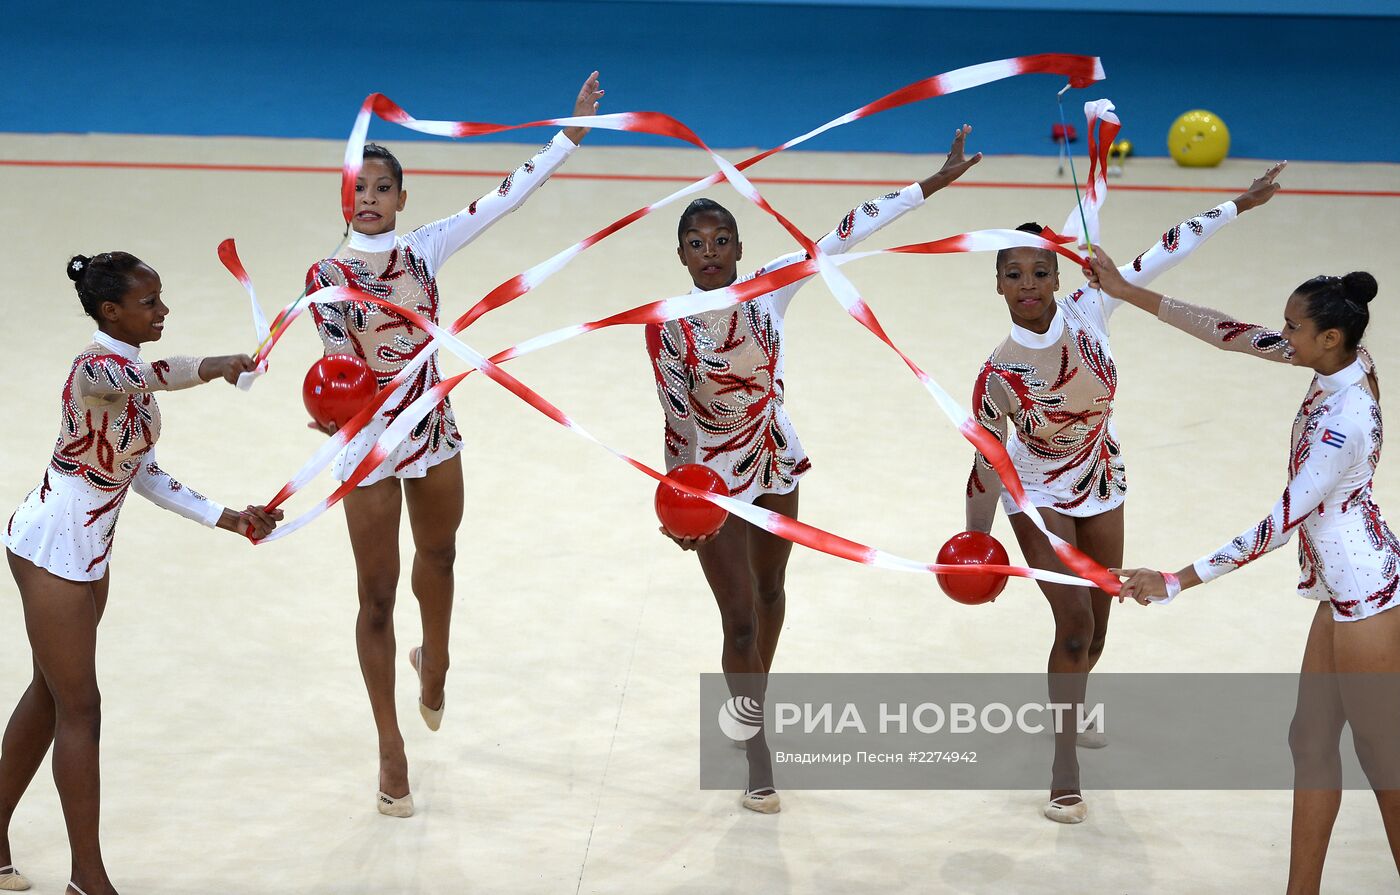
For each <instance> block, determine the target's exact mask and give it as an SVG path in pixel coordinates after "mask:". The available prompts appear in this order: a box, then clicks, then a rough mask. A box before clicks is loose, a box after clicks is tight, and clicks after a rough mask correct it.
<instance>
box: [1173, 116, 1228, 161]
mask: <svg viewBox="0 0 1400 895" xmlns="http://www.w3.org/2000/svg"><path fill="white" fill-rule="evenodd" d="M1167 151H1168V152H1170V153H1171V155H1172V158H1174V159H1176V163H1177V164H1178V165H1182V166H1184V167H1187V168H1213V167H1215V166H1216V165H1218V164H1220V163H1221V162H1223V161H1224V160H1225V156H1227V155H1229V154H1230V129H1229V128H1227V127H1226V126H1225V122H1223V121H1221V120H1220V116H1218V115H1216V114H1214V113H1213V112H1207V111H1206V110H1205V109H1192V110H1191V111H1190V112H1184V113H1182V115H1181V117H1179V118H1177V119H1176V120H1175V121H1173V122H1172V127H1171V130H1169V131H1167Z"/></svg>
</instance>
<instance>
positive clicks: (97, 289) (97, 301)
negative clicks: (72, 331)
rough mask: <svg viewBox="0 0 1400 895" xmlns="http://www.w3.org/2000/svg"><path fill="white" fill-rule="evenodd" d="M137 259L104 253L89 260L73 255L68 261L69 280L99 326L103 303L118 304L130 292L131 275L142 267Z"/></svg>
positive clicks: (127, 254)
mask: <svg viewBox="0 0 1400 895" xmlns="http://www.w3.org/2000/svg"><path fill="white" fill-rule="evenodd" d="M142 263H143V262H142V261H141V259H140V258H137V257H136V256H135V255H132V254H129V253H127V252H103V253H102V254H101V255H94V256H93V257H91V258H89V257H88V256H86V255H74V256H73V257H72V258H70V259H69V260H68V279H70V280H72V281H73V288H74V289H76V290H77V292H78V301H80V302H82V303H83V310H84V311H86V312H87V315H88V316H89V317H91V318H92V319H93V320H96V321H97V322H98V323H101V322H102V318H101V317H100V316H99V314H98V312H99V310H100V309H101V307H102V303H103V302H108V301H111V302H117V303H120V302H121V300H122V296H124V295H126V293H127V291H128V290H130V289H131V273H132V271H134V270H135V269H136V268H138V267H140V266H141V265H142Z"/></svg>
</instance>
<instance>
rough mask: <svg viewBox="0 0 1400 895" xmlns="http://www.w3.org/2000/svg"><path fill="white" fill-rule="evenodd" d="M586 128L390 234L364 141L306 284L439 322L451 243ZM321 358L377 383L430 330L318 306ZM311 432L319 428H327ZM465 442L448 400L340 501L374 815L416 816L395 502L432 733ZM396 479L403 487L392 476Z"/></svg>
mask: <svg viewBox="0 0 1400 895" xmlns="http://www.w3.org/2000/svg"><path fill="white" fill-rule="evenodd" d="M602 96H603V90H602V89H601V88H600V87H599V86H598V73H597V72H596V71H595V72H593V73H592V74H591V75H589V77H588V79H587V80H586V81H585V82H584V84H583V87H582V88H581V89H580V90H579V94H578V98H577V99H576V100H575V103H574V111H573V114H574V115H575V116H583V115H592V114H594V113H595V112H596V111H597V109H598V100H599V99H601V98H602ZM587 133H588V129H587V128H581V127H569V128H565V129H564V130H563V131H561V132H560V133H559V134H557V135H555V137H554V139H552V140H550V141H549V142H548V143H547V144H545V146H544V148H543V149H541V150H540V151H539V152H538V153H536V154H535V156H534V157H533V158H531V159H530V160H529V161H527V162H525V164H523V165H521V166H520V167H519V168H517V169H516V170H515V171H514V173H512V174H510V175H509V176H508V177H506V179H505V180H504V181H503V182H502V183H501V185H500V186H499V187H498V188H496V189H493V190H492V191H491V192H489V193H487V194H486V195H485V196H482V197H481V198H480V199H478V200H476V201H475V202H473V203H471V204H470V205H468V206H467V207H466V208H464V209H462V210H461V211H459V212H457V213H456V214H454V215H452V216H451V217H449V218H444V219H443V220H440V221H435V222H433V223H431V224H425V225H424V226H422V227H419V228H417V229H415V230H412V231H410V232H408V233H407V234H405V235H402V236H400V235H398V234H397V233H396V231H395V226H396V224H397V215H398V212H400V211H403V209H404V204H405V202H406V201H407V199H408V193H407V192H406V191H405V190H404V188H403V168H402V167H401V166H400V165H399V162H398V159H396V158H395V157H394V156H393V154H392V153H390V152H389V151H388V150H387V149H385V148H383V147H382V146H377V145H375V144H373V143H370V144H367V145H366V146H365V153H364V167H363V169H362V170H361V171H360V175H359V177H358V178H357V179H356V181H355V205H354V216H353V220H352V224H351V225H352V227H353V231H352V232H351V234H350V241H349V244H348V246H347V247H346V248H345V249H344V250H343V251H341V252H340V253H339V254H337V255H336V256H335V257H334V258H327V259H325V260H323V261H320V262H318V263H317V264H315V265H314V266H313V267H312V268H311V270H310V272H309V273H308V274H307V288H308V291H309V292H315V291H317V290H319V289H322V288H325V287H328V286H352V287H355V288H357V289H361V290H363V291H365V292H368V293H369V294H371V295H375V296H377V297H380V298H385V299H388V300H389V301H392V302H393V303H394V304H398V305H402V306H404V307H409V308H413V309H415V310H417V311H419V312H420V313H422V314H424V315H425V316H427V317H428V318H430V319H431V320H433V321H434V322H436V321H437V319H438V287H437V280H436V276H437V272H438V271H439V270H440V269H441V268H442V265H443V264H444V263H445V262H446V261H447V259H448V258H450V257H451V256H452V255H453V254H454V253H456V252H457V251H458V250H459V249H461V248H462V247H464V246H465V245H467V243H469V242H471V241H472V240H473V239H475V238H476V237H478V236H480V235H481V233H482V232H484V231H485V230H486V228H488V227H490V226H491V225H492V224H494V223H495V222H496V221H498V220H499V219H500V218H501V217H502V216H504V215H506V214H508V213H510V212H512V211H514V210H515V209H517V208H519V207H520V206H521V204H523V203H524V201H525V200H526V199H527V198H528V197H529V196H530V194H531V193H533V192H534V191H535V190H536V189H538V188H539V187H540V186H541V185H542V184H543V183H544V182H545V181H546V180H548V179H549V176H550V175H551V174H552V173H554V171H555V169H557V168H558V167H559V166H560V165H562V164H563V163H564V161H565V160H566V159H568V157H569V156H570V155H571V154H572V153H573V151H574V150H575V149H576V148H577V147H578V143H579V141H580V140H582V139H583V137H584V135H585V134H587ZM311 310H312V315H313V317H314V318H315V320H316V326H317V329H318V331H319V333H320V336H321V341H322V343H323V344H324V345H325V352H326V354H328V355H329V354H354V355H356V356H357V357H360V358H362V359H363V360H364V361H365V362H366V363H367V364H368V365H369V368H370V370H372V371H373V372H374V374H375V376H376V377H377V378H378V381H379V385H380V386H381V387H383V386H384V385H385V384H386V383H387V382H389V380H391V379H393V378H394V376H395V375H396V374H397V373H399V371H401V370H402V369H403V368H404V367H405V366H406V365H407V364H408V363H409V361H411V360H412V359H413V358H414V356H415V355H416V354H417V353H418V352H419V351H420V350H421V349H422V348H423V346H424V345H425V344H427V343H428V341H429V336H428V334H427V333H426V332H424V331H422V330H421V329H419V328H418V327H417V326H414V325H413V324H412V323H410V322H409V321H407V320H404V319H402V318H401V317H399V316H398V315H396V314H393V313H392V312H388V311H385V310H383V309H381V308H379V307H378V306H375V305H370V304H366V303H363V302H336V303H332V304H316V305H312V309H311ZM439 381H441V376H440V374H439V372H438V364H437V358H436V357H434V358H432V359H431V360H429V361H428V363H427V364H426V365H425V366H424V367H423V368H422V369H421V370H420V371H419V372H418V375H417V376H416V377H415V378H414V379H412V380H411V381H409V382H407V383H405V384H404V386H402V387H401V388H400V390H399V391H398V392H397V393H396V394H394V395H393V396H391V397H390V398H389V400H388V402H387V403H386V404H385V405H384V407H385V410H384V411H383V412H382V413H380V414H379V416H378V418H377V419H376V420H375V421H374V422H373V423H371V424H370V425H369V426H367V427H365V429H364V430H362V431H361V432H360V433H359V434H358V435H357V436H356V437H355V438H354V439H353V440H352V441H351V442H350V444H349V445H347V446H346V448H345V450H343V451H342V452H341V454H340V455H339V456H338V457H337V458H336V461H335V465H334V470H333V472H334V475H335V477H336V478H337V479H340V480H341V481H344V480H345V479H346V478H348V477H349V476H350V474H351V473H352V472H353V471H354V469H355V467H356V466H357V465H359V463H360V461H361V460H362V459H363V458H364V457H365V456H366V455H367V454H368V453H369V451H370V449H371V448H372V447H373V446H374V443H375V441H376V440H377V439H378V437H379V436H380V435H381V434H382V433H383V432H384V430H385V429H386V428H388V426H389V423H390V422H392V421H393V419H394V417H395V416H396V415H397V414H398V413H399V412H400V411H402V410H403V409H404V408H406V407H407V406H408V405H409V404H411V403H413V401H414V400H415V399H417V398H418V397H420V396H421V395H422V394H423V393H424V392H425V391H426V390H427V389H429V388H431V387H432V386H434V385H436V384H437V383H438V382H439ZM309 425H311V427H312V428H316V429H321V431H324V432H326V434H332V433H334V432H335V425H334V424H331V425H330V426H329V427H325V428H323V427H321V426H319V425H318V424H316V423H311V424H309ZM461 447H462V438H461V435H460V434H459V432H458V430H457V422H456V420H455V418H454V417H453V414H452V407H451V405H450V403H449V402H448V401H447V400H446V399H444V400H443V402H442V403H441V404H439V405H438V406H437V407H436V408H435V409H434V410H433V411H432V413H430V414H429V415H428V416H426V417H424V418H423V420H422V422H420V423H419V424H418V425H417V426H416V427H415V428H414V429H413V430H412V431H411V432H410V434H409V437H408V438H406V439H405V440H404V441H403V442H402V443H401V444H400V445H399V447H398V448H397V449H396V450H395V451H394V452H393V453H392V454H391V455H390V456H389V457H388V458H386V459H385V461H384V462H383V463H382V464H381V465H380V466H379V468H378V469H376V470H375V471H374V472H373V473H371V474H370V475H369V477H367V478H366V479H365V480H364V481H363V482H361V483H360V487H358V488H356V489H355V490H354V491H353V492H352V493H350V494H348V495H346V497H345V520H346V523H347V524H348V526H349V530H350V546H351V550H352V551H353V553H354V556H355V572H356V577H357V579H358V586H359V598H360V612H359V617H358V618H357V620H356V623H355V643H356V646H357V648H358V650H359V656H360V671H361V672H362V674H363V675H364V679H365V687H366V689H367V690H368V691H369V702H370V709H371V711H372V712H373V714H374V724H375V728H376V729H377V731H378V735H379V792H378V794H377V796H376V803H377V804H378V806H379V811H380V813H381V814H386V815H389V816H392V817H410V816H412V814H413V796H412V794H411V793H410V791H409V783H408V757H407V756H406V755H405V753H404V745H403V735H402V734H401V733H400V732H399V724H398V716H397V714H396V712H395V710H394V664H393V660H394V626H393V615H394V599H395V591H396V590H397V589H398V581H399V546H398V544H399V534H398V533H399V517H400V506H401V505H402V504H403V503H407V505H408V522H409V526H410V528H411V529H412V532H413V545H414V556H413V575H412V579H411V581H412V586H413V593H414V596H416V597H417V598H418V608H419V613H420V615H421V616H422V623H423V643H422V645H421V646H418V647H414V648H413V649H412V650H410V651H409V654H408V660H409V663H410V664H411V665H412V666H413V669H414V671H415V672H416V673H417V674H418V676H419V681H420V693H419V702H418V708H419V712H420V713H421V714H422V716H423V720H424V722H425V723H426V724H427V725H428V727H429V729H431V730H437V729H438V726H439V725H440V724H441V722H442V712H443V709H444V707H445V705H446V695H445V693H444V690H443V688H444V684H445V683H446V680H447V668H448V664H449V663H448V640H449V636H448V635H449V629H450V626H451V622H452V591H453V576H452V565H453V561H454V560H455V558H456V552H457V548H456V538H457V528H458V526H459V525H460V524H461V522H462V500H463V497H462V462H461V458H460V457H459V456H458V452H459V451H460V450H461ZM401 482H402V484H400V483H401Z"/></svg>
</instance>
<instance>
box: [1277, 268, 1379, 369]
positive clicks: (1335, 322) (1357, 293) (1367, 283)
mask: <svg viewBox="0 0 1400 895" xmlns="http://www.w3.org/2000/svg"><path fill="white" fill-rule="evenodd" d="M1293 291H1295V292H1297V293H1298V294H1299V295H1301V296H1303V298H1304V300H1305V301H1306V302H1307V309H1308V317H1309V318H1310V319H1311V320H1312V322H1313V325H1314V326H1316V327H1317V329H1318V332H1322V331H1323V330H1328V329H1339V330H1341V331H1342V340H1343V342H1344V343H1345V345H1346V349H1347V350H1348V351H1352V350H1354V349H1355V348H1356V346H1357V345H1359V344H1360V343H1361V337H1362V336H1363V335H1364V334H1365V333H1366V324H1368V323H1370V322H1371V310H1370V309H1369V308H1367V307H1366V305H1367V304H1368V303H1369V302H1370V301H1371V299H1373V298H1375V297H1376V278H1375V277H1373V276H1371V275H1370V274H1369V273H1367V272H1366V271H1364V270H1354V271H1352V272H1351V273H1349V274H1347V275H1346V276H1344V277H1329V276H1324V275H1319V276H1315V277H1313V278H1312V279H1311V280H1308V281H1307V282H1306V283H1304V284H1303V285H1301V286H1299V287H1298V288H1297V289H1295V290H1293Z"/></svg>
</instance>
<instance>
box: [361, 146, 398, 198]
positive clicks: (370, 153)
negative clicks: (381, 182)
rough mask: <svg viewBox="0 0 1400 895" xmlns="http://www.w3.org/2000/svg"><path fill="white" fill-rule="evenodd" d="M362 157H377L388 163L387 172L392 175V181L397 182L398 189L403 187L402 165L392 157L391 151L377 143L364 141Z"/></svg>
mask: <svg viewBox="0 0 1400 895" xmlns="http://www.w3.org/2000/svg"><path fill="white" fill-rule="evenodd" d="M364 157H365V158H366V159H372V158H377V159H379V160H380V161H382V162H384V164H386V165H388V166H389V173H391V174H393V175H394V182H395V183H397V184H398V186H399V189H403V165H400V164H399V160H398V159H397V158H395V157H394V154H393V153H392V152H390V151H389V150H387V149H385V148H384V147H383V146H380V145H379V144H378V143H366V144H365V155H364Z"/></svg>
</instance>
